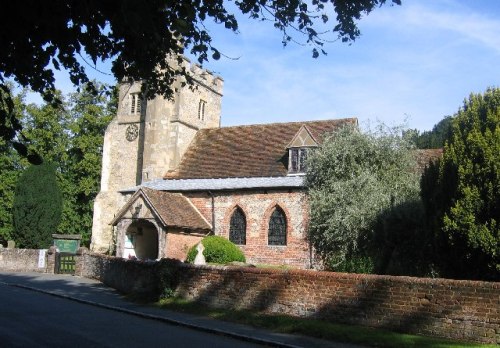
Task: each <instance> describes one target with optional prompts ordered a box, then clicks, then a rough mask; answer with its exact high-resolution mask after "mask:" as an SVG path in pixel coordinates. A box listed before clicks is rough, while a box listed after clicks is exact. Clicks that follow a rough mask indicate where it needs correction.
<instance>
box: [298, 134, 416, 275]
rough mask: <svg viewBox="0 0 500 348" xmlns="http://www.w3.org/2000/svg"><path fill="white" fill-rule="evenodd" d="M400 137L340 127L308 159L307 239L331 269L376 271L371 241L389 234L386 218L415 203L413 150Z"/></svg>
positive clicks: (375, 255) (374, 253) (376, 259)
mask: <svg viewBox="0 0 500 348" xmlns="http://www.w3.org/2000/svg"><path fill="white" fill-rule="evenodd" d="M400 134H401V129H399V128H392V129H391V128H387V127H385V126H383V125H381V126H379V127H378V128H377V129H376V130H375V131H368V132H366V133H361V132H360V131H358V129H357V128H356V127H353V126H347V127H343V128H341V129H339V130H338V131H336V132H334V133H333V134H332V135H330V136H329V137H327V138H326V139H325V140H324V142H323V143H322V145H321V147H320V148H318V149H317V150H316V151H314V152H313V153H312V155H311V156H310V157H309V159H308V170H307V175H306V183H307V186H308V189H309V201H310V210H311V221H310V224H309V238H310V240H311V242H312V244H313V246H314V248H315V249H316V251H317V252H318V253H319V255H320V256H322V258H323V260H324V261H325V263H326V265H328V266H329V267H330V268H331V269H334V270H349V271H354V272H372V271H375V269H374V268H375V267H376V264H377V263H378V255H377V252H379V251H377V250H376V248H374V243H375V242H376V240H377V238H378V239H380V238H381V237H380V234H381V233H383V232H384V231H385V233H389V230H388V229H387V228H385V230H384V226H385V225H386V224H387V222H389V221H390V220H389V217H390V216H391V214H393V213H394V212H395V211H396V210H397V209H398V207H399V206H402V205H404V204H405V203H406V202H407V201H410V200H414V199H418V175H417V174H416V173H415V166H416V164H415V158H414V155H413V151H412V147H411V146H410V144H409V142H408V141H407V140H406V139H405V138H403V137H401V136H400ZM388 212H389V213H390V214H389V213H388ZM380 226H382V232H381V228H380ZM391 233H392V234H394V233H396V232H395V231H393V232H391ZM374 249H375V250H374ZM372 258H375V259H372ZM384 271H385V270H380V271H379V272H384Z"/></svg>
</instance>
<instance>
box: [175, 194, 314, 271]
mask: <svg viewBox="0 0 500 348" xmlns="http://www.w3.org/2000/svg"><path fill="white" fill-rule="evenodd" d="M185 195H186V196H187V197H188V198H190V200H191V202H192V203H193V204H194V205H195V206H196V208H197V209H198V210H199V211H200V212H201V213H202V214H203V215H204V216H205V218H206V219H207V220H208V221H209V222H212V200H211V196H210V195H208V194H207V193H206V192H203V193H188V194H185ZM214 195H215V197H214V203H215V234H216V235H219V236H223V237H225V238H229V222H230V219H231V215H232V213H233V211H234V210H235V209H236V207H239V208H241V209H242V210H243V212H244V213H245V216H246V219H247V221H246V222H247V233H246V245H240V248H241V249H242V251H243V252H244V254H245V257H246V259H247V262H249V263H256V264H271V265H291V266H295V267H300V268H308V267H309V266H310V260H309V245H308V243H307V241H306V229H307V221H308V204H307V196H306V194H305V192H303V191H300V190H272V191H265V190H259V191H257V190H256V191H231V192H215V193H214ZM276 206H279V207H280V208H281V209H282V210H283V211H284V212H285V215H286V218H287V245H286V246H269V245H268V243H267V232H268V226H269V217H270V215H271V214H272V212H273V210H274V209H275V207H276Z"/></svg>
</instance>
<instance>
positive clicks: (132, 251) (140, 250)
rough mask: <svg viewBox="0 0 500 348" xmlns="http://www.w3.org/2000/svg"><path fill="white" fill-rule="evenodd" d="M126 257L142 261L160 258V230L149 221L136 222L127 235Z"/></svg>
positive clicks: (129, 228)
mask: <svg viewBox="0 0 500 348" xmlns="http://www.w3.org/2000/svg"><path fill="white" fill-rule="evenodd" d="M125 240H126V241H125V250H124V257H137V258H138V259H140V260H156V259H157V258H158V230H157V228H156V226H155V225H154V224H153V223H152V222H149V221H147V220H138V221H134V222H133V223H132V224H131V225H130V226H129V227H128V228H127V231H126V234H125Z"/></svg>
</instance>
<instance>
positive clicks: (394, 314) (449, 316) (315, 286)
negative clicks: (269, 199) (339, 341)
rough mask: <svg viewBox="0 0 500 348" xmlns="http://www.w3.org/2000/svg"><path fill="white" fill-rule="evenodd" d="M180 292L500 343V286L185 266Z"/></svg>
mask: <svg viewBox="0 0 500 348" xmlns="http://www.w3.org/2000/svg"><path fill="white" fill-rule="evenodd" d="M179 267H180V272H178V274H179V285H178V287H177V289H176V294H177V295H179V296H182V297H184V298H187V299H190V300H195V301H199V302H201V303H204V304H207V305H209V306H214V307H223V308H233V309H252V310H261V311H264V312H268V313H278V314H288V315H292V316H300V317H311V318H320V319H325V320H331V321H334V322H340V323H347V324H355V325H363V326H369V327H375V328H383V329H388V330H393V331H398V332H406V333H414V334H422V335H427V336H438V337H445V338H452V339H460V340H468V341H477V342H485V343H497V344H498V343H500V325H499V324H500V315H499V314H500V283H495V282H479V281H464V280H448V279H430V278H412V277H395V276H377V275H359V274H347V273H333V272H317V271H307V270H276V269H256V268H234V267H227V266H193V265H187V264H180V265H179Z"/></svg>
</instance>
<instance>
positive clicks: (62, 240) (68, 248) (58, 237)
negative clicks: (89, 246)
mask: <svg viewBox="0 0 500 348" xmlns="http://www.w3.org/2000/svg"><path fill="white" fill-rule="evenodd" d="M52 237H53V238H54V246H55V247H56V248H57V251H58V252H60V253H72V254H76V251H77V250H78V248H79V247H80V240H81V238H82V237H81V236H80V235H72V234H69V235H68V234H66V235H64V234H53V235H52Z"/></svg>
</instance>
